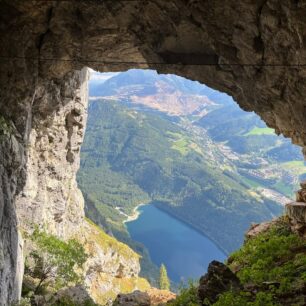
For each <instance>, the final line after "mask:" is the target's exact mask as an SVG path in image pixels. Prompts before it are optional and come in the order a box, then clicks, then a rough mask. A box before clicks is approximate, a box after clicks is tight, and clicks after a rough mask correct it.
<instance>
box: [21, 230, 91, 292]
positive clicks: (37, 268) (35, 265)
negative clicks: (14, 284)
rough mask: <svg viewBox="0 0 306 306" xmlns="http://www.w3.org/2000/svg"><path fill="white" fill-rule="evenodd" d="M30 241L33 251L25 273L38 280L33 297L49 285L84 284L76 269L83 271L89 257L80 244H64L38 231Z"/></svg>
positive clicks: (71, 242) (70, 241) (75, 242)
mask: <svg viewBox="0 0 306 306" xmlns="http://www.w3.org/2000/svg"><path fill="white" fill-rule="evenodd" d="M30 239H31V240H32V242H33V250H32V251H31V252H30V254H29V255H28V256H27V258H26V265H25V274H27V275H29V276H31V277H33V278H34V279H37V280H38V283H37V285H36V288H35V290H34V294H37V293H39V292H40V290H41V288H42V287H44V286H48V285H50V284H52V286H53V287H55V288H60V287H63V286H67V285H68V284H69V283H74V284H77V283H80V282H82V278H83V277H82V276H81V274H80V273H78V272H77V270H81V269H82V267H83V264H84V263H85V261H86V259H87V255H86V253H85V250H84V248H83V246H82V245H81V244H80V243H79V242H78V241H76V240H74V239H71V240H68V241H67V242H66V241H62V240H60V239H58V238H57V237H56V236H53V235H49V234H47V233H45V232H41V231H39V230H35V231H34V233H33V235H32V236H31V237H30Z"/></svg>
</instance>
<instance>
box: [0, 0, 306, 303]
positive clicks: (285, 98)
mask: <svg viewBox="0 0 306 306" xmlns="http://www.w3.org/2000/svg"><path fill="white" fill-rule="evenodd" d="M305 15H306V6H305V4H303V2H302V1H296V0H284V1H278V0H267V1H236V0H228V1H221V0H213V1H194V0H169V1H163V0H150V1H146V0H145V1H120V0H118V1H111V0H105V1H93V0H89V1H39V3H38V2H35V1H17V0H3V1H1V3H0V37H1V38H0V39H1V43H0V59H1V64H0V109H1V117H0V122H1V123H0V125H1V126H2V123H3V127H1V129H2V130H3V129H4V130H6V131H5V133H4V132H0V133H1V135H2V134H3V135H4V137H1V142H0V157H1V159H0V184H1V191H0V246H1V248H0V291H1V294H0V305H8V304H10V303H11V301H13V300H14V299H15V298H16V297H18V294H19V293H18V292H19V291H20V281H18V279H19V280H20V276H19V277H17V275H20V274H22V273H20V271H19V272H18V273H17V271H18V269H19V268H18V266H19V264H18V263H20V260H19V259H20V258H21V257H18V254H21V244H20V239H19V238H18V237H19V236H18V229H17V215H16V207H17V210H18V219H19V220H20V222H21V224H22V226H24V225H25V224H27V226H32V225H31V224H33V223H37V224H39V225H41V226H42V225H44V226H46V227H47V228H48V230H50V231H51V232H53V233H56V234H57V235H59V236H61V237H63V238H65V237H68V236H69V232H70V231H71V232H72V233H73V232H74V231H75V229H76V225H77V224H78V222H79V221H81V220H82V218H83V214H84V212H83V209H82V206H83V204H82V201H83V200H82V196H81V195H80V192H79V191H78V190H77V188H76V183H75V171H76V170H77V166H78V150H79V147H80V142H81V139H82V135H81V134H82V133H83V128H84V127H83V126H84V122H85V119H86V118H85V117H86V115H85V113H84V110H85V107H86V105H85V104H84V100H83V99H82V93H81V92H80V91H82V90H81V88H85V81H84V82H83V83H82V81H81V80H84V77H85V76H84V74H85V73H84V71H81V70H82V69H83V67H84V66H89V67H91V68H94V69H96V70H100V71H123V70H126V69H128V68H155V69H157V70H158V71H159V72H166V73H176V74H178V75H181V76H185V77H188V78H190V79H194V80H198V81H200V82H203V83H205V84H207V85H208V86H211V87H213V88H215V89H218V90H221V91H224V92H227V93H228V94H231V95H232V96H233V97H234V98H235V99H236V101H237V102H238V103H239V105H240V106H241V107H242V108H243V109H245V110H249V111H255V112H256V113H257V114H259V115H260V116H261V118H262V119H263V120H265V122H266V123H267V124H268V126H270V127H273V128H275V130H276V132H277V133H283V134H284V135H285V136H286V137H290V138H291V139H292V141H293V142H294V143H296V144H298V145H300V146H302V147H304V148H305V147H306V125H305V116H306V102H305V101H306V100H305V95H306V69H305V64H306V48H305V37H306V18H305ZM300 64H301V65H302V66H299V65H300ZM82 84H84V86H83V85H82ZM7 127H9V128H7ZM1 129H0V130H1ZM16 199H17V202H16ZM25 220H26V222H25ZM18 258H19V259H18Z"/></svg>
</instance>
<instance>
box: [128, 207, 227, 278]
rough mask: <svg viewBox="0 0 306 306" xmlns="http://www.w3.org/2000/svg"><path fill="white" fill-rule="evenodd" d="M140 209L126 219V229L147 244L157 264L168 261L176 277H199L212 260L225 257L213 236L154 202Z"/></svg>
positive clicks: (220, 259)
mask: <svg viewBox="0 0 306 306" xmlns="http://www.w3.org/2000/svg"><path fill="white" fill-rule="evenodd" d="M138 211H139V212H140V216H139V217H138V219H137V220H134V221H130V222H127V223H126V226H127V229H128V231H129V233H130V235H131V237H132V239H133V240H136V241H139V242H141V243H142V244H144V245H145V246H146V247H147V249H148V250H149V253H150V256H151V259H152V261H153V262H154V263H155V264H156V265H158V266H160V265H161V263H164V264H165V265H166V268H167V271H168V275H169V276H170V278H171V279H172V280H173V281H176V282H179V281H186V280H188V279H198V278H199V277H200V276H201V275H203V274H204V273H205V272H206V271H207V267H208V264H209V263H210V262H211V261H212V260H214V259H216V260H219V261H224V260H225V258H226V256H225V254H224V253H223V252H222V251H221V250H220V249H219V248H218V247H217V246H216V245H215V244H214V243H213V242H212V241H211V240H209V239H208V238H207V237H205V236H204V235H201V234H200V233H199V232H198V231H196V230H194V229H193V228H191V227H189V226H188V225H186V224H184V223H183V222H181V221H179V220H178V219H176V218H174V217H171V216H170V215H169V214H167V213H165V212H163V211H162V210H160V209H158V208H156V207H155V206H154V205H145V206H141V207H139V208H138Z"/></svg>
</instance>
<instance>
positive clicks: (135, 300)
mask: <svg viewBox="0 0 306 306" xmlns="http://www.w3.org/2000/svg"><path fill="white" fill-rule="evenodd" d="M175 297H176V295H175V294H174V293H172V292H170V291H167V290H159V289H156V288H151V289H149V290H147V291H145V292H142V291H138V290H137V291H134V292H132V293H129V294H119V295H118V296H117V298H116V300H115V301H114V306H157V305H159V306H162V305H166V304H167V302H170V301H172V300H174V299H175Z"/></svg>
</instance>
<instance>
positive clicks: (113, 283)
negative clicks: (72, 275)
mask: <svg viewBox="0 0 306 306" xmlns="http://www.w3.org/2000/svg"><path fill="white" fill-rule="evenodd" d="M75 238H76V239H78V240H79V241H80V242H81V243H82V244H83V245H84V247H85V250H86V252H87V253H88V254H89V258H88V260H87V262H86V264H85V269H84V270H85V282H84V284H85V287H86V288H87V292H88V293H89V294H90V296H91V298H92V299H93V300H94V301H95V302H96V303H98V304H99V305H111V304H112V301H113V300H114V299H115V298H116V296H117V294H119V293H120V292H122V293H130V292H132V291H134V290H147V289H149V288H150V284H149V283H148V282H147V280H145V279H143V278H140V277H138V274H139V272H140V264H139V255H138V254H136V253H135V252H134V251H132V250H131V249H130V248H129V247H128V246H127V245H125V244H123V243H121V242H119V241H117V240H116V239H115V238H114V237H111V236H109V235H107V234H106V233H105V232H104V231H103V230H102V229H100V228H99V227H98V226H96V225H95V224H94V223H92V222H90V221H85V222H84V224H83V227H82V228H80V230H79V231H78V232H77V233H75Z"/></svg>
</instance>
